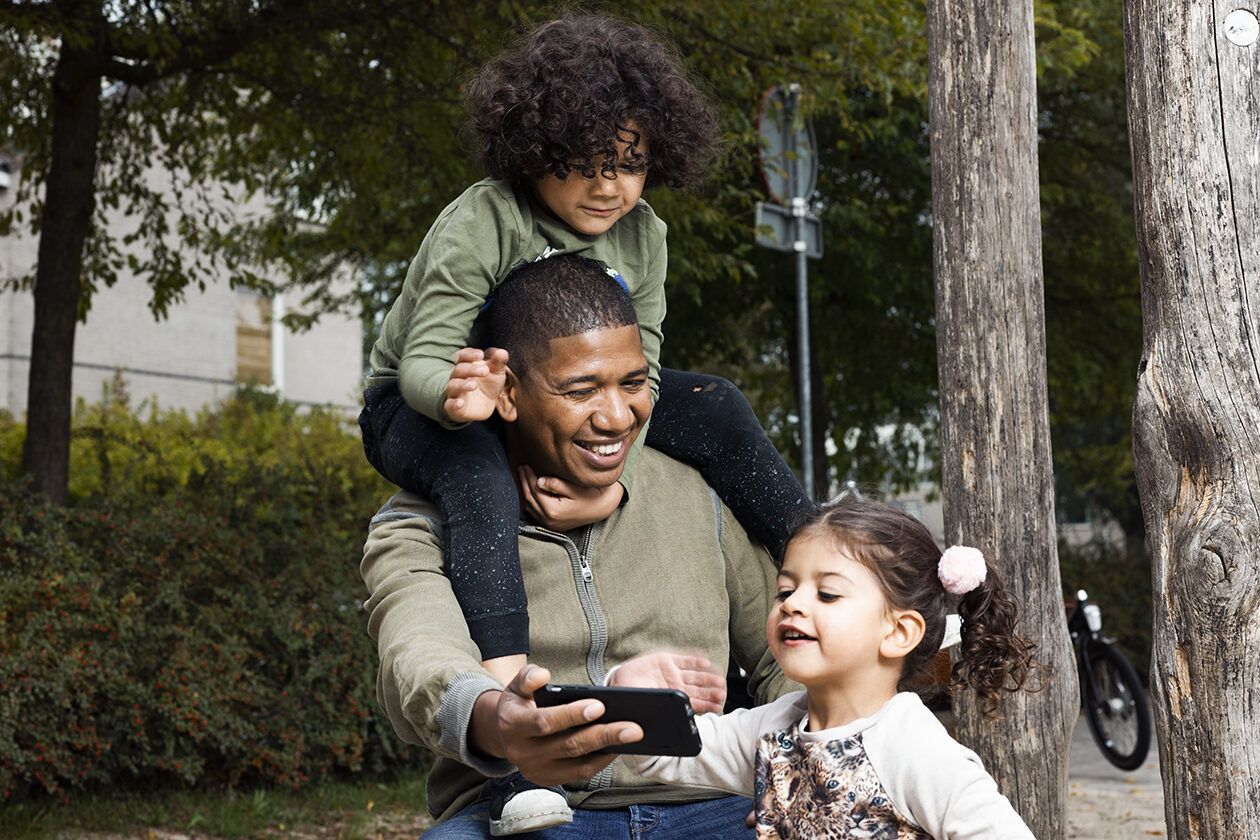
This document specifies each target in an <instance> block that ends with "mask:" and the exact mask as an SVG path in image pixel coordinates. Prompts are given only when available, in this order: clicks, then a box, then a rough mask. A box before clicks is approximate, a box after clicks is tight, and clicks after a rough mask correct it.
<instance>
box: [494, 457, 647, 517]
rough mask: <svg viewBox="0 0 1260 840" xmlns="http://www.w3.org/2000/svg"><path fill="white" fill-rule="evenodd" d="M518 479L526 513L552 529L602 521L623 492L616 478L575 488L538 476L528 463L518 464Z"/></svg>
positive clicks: (611, 510) (567, 483)
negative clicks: (606, 483) (606, 484)
mask: <svg viewBox="0 0 1260 840" xmlns="http://www.w3.org/2000/svg"><path fill="white" fill-rule="evenodd" d="M517 478H518V480H519V482H520V486H521V504H522V505H523V506H524V508H525V511H526V513H528V514H529V515H530V516H532V517H534V519H537V520H538V522H539V523H541V524H542V525H543V527H545V528H550V529H551V530H553V531H571V530H573V529H574V528H578V527H581V526H582V525H590V524H591V523H592V522H603V521H604V520H605V519H607V518H608V517H609V516H611V515H612V512H613V511H614V510H616V509H617V505H619V504H621V497H622V496H623V495H624V494H625V490H624V489H623V488H622V486H621V485H620V484H618V483H617V482H615V481H614V482H613V483H612V484H609V485H608V486H607V487H578V486H577V485H575V484H570V483H569V482H567V481H563V480H561V479H559V478H553V477H543V478H539V477H538V476H537V475H535V474H534V471H533V470H532V469H531V468H530V467H529V466H523V467H521V468H520V470H518V471H517Z"/></svg>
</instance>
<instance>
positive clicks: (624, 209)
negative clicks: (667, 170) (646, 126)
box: [534, 125, 648, 236]
mask: <svg viewBox="0 0 1260 840" xmlns="http://www.w3.org/2000/svg"><path fill="white" fill-rule="evenodd" d="M630 128H632V129H633V128H634V126H633V125H631V126H630ZM636 130H637V129H636ZM619 139H620V140H622V141H623V143H624V144H625V145H623V146H622V147H621V149H620V150H619V152H618V154H617V166H618V171H617V177H615V178H606V177H604V176H603V174H601V173H600V171H599V165H598V161H593V162H592V163H594V164H595V177H593V178H587V177H584V176H583V175H582V173H581V172H580V171H572V172H570V173H569V175H568V177H567V178H565V179H564V180H561V179H560V178H557V177H556V176H555V175H545V176H543V177H542V178H537V179H535V180H534V194H535V195H537V196H538V200H539V201H541V202H542V203H543V204H544V205H546V207H547V209H548V210H550V211H551V212H552V213H553V214H555V215H556V216H557V217H559V219H560V220H561V221H562V222H564V223H565V224H567V225H568V226H569V227H571V228H573V229H574V230H575V231H577V232H578V233H581V234H585V235H587V236H598V235H599V234H601V233H606V232H607V231H608V229H609V228H611V227H612V226H613V225H614V224H616V223H617V220H618V219H620V218H621V217H622V216H624V215H626V214H627V213H629V212H630V211H631V210H633V209H634V206H635V205H636V204H637V203H638V201H639V196H640V195H642V194H643V182H644V181H645V179H646V178H647V172H646V171H644V172H639V173H634V172H627V171H625V170H624V169H621V168H620V167H622V166H623V165H625V164H626V163H628V162H629V161H628V158H627V155H626V149H627V148H628V147H629V144H630V143H631V142H633V141H634V135H632V134H629V133H628V132H623V133H622V135H621V137H620V138H619ZM638 141H639V142H638V144H637V147H636V149H637V151H638V152H639V153H640V154H647V153H648V148H647V139H646V138H645V137H644V135H643V133H642V132H638Z"/></svg>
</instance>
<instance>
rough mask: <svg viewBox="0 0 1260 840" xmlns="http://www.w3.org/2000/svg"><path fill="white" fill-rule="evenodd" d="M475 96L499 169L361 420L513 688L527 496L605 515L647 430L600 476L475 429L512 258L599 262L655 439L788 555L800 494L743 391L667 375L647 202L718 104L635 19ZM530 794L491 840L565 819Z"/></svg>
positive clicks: (657, 235)
mask: <svg viewBox="0 0 1260 840" xmlns="http://www.w3.org/2000/svg"><path fill="white" fill-rule="evenodd" d="M466 94H467V102H468V105H469V110H470V112H471V123H472V127H473V129H474V133H475V136H476V138H477V146H478V153H479V156H480V158H481V161H482V162H483V164H484V165H485V167H486V169H487V171H488V173H489V176H490V177H489V178H487V179H485V180H482V181H479V182H477V183H476V184H473V185H472V186H471V187H469V188H468V189H467V190H465V191H464V193H463V194H462V195H460V196H459V197H458V198H457V199H456V200H455V201H454V202H452V203H451V204H450V205H449V206H447V207H446V208H445V209H444V210H443V211H442V213H441V214H440V215H439V216H438V218H437V220H436V221H435V222H434V224H433V226H432V227H431V228H430V229H429V232H428V234H427V235H426V236H425V238H424V241H423V242H422V243H421V245H420V250H419V252H418V253H417V254H416V257H415V259H414V260H413V261H412V263H411V266H410V268H409V270H408V272H407V278H406V282H405V284H404V286H403V289H402V292H401V294H400V295H399V296H398V299H397V300H396V301H395V303H394V305H393V307H392V308H391V309H390V311H389V313H388V315H386V317H385V321H384V324H383V327H382V330H381V335H380V337H379V338H378V340H377V341H376V344H375V346H374V347H373V350H372V354H371V367H372V372H371V375H370V376H369V378H368V383H367V385H368V388H367V390H366V392H365V394H364V403H365V407H364V410H363V413H362V414H361V416H360V418H359V423H360V426H361V428H362V430H363V441H364V448H365V451H366V453H367V456H368V459H369V460H370V461H371V463H372V465H373V466H375V467H376V469H377V470H378V471H380V473H381V474H382V475H383V476H385V477H386V478H388V479H389V480H390V481H392V482H394V483H395V484H398V485H399V486H402V487H404V488H407V489H409V490H413V491H415V492H419V493H422V494H424V495H425V496H427V497H428V498H430V499H431V500H432V501H433V502H434V503H435V504H436V505H437V506H438V507H439V508H440V509H441V511H442V514H443V517H444V529H443V536H444V546H443V552H444V555H445V558H446V561H447V562H446V568H447V574H448V576H449V577H450V580H451V587H452V589H453V591H454V594H455V595H456V597H457V598H458V600H459V603H460V606H461V608H462V609H463V611H464V614H465V617H466V619H467V623H468V628H469V635H470V636H471V638H472V640H473V641H474V642H476V643H477V645H478V646H479V648H480V650H481V655H482V658H483V660H484V661H483V665H484V666H485V667H486V668H487V670H489V671H490V673H492V674H493V675H494V676H495V677H496V678H498V679H499V680H501V681H502V682H503V683H504V684H506V683H508V682H509V681H510V680H511V678H512V677H513V676H514V675H515V674H516V673H517V672H518V671H519V669H520V668H521V667H522V666H524V665H525V663H526V657H527V654H528V651H529V625H528V615H527V612H526V606H527V604H526V597H525V592H524V585H523V583H522V579H521V571H520V563H519V557H518V553H517V527H518V523H519V520H520V513H521V505H522V504H523V505H524V508H525V511H526V512H527V513H528V514H530V515H531V516H532V517H533V518H534V519H535V520H536V521H537V522H539V523H540V524H542V525H543V526H545V527H547V528H550V529H552V530H556V531H566V530H571V529H573V528H576V527H579V526H583V525H588V524H590V523H593V522H598V521H601V520H603V519H605V518H606V517H607V516H608V515H610V514H611V513H612V511H613V510H615V509H616V507H617V505H618V504H619V503H620V502H621V500H622V498H623V496H624V494H625V493H628V492H629V490H630V487H631V482H632V480H633V468H634V464H635V462H636V460H637V452H638V447H640V446H642V445H643V442H644V437H645V436H644V435H639V436H638V438H637V440H636V442H635V444H634V446H633V447H629V448H628V447H627V446H626V445H625V443H624V442H622V443H601V444H600V445H599V446H597V447H594V448H592V449H591V451H590V456H589V460H590V461H591V463H592V464H593V465H594V466H595V467H596V468H603V469H605V470H608V471H610V472H611V471H613V470H614V469H620V468H621V466H622V465H623V464H624V466H625V470H624V471H622V473H621V478H620V480H619V481H610V482H609V483H607V484H606V485H597V486H575V485H574V484H573V483H571V482H565V481H561V480H560V479H559V478H555V477H550V476H541V477H540V476H535V475H534V474H533V472H532V471H531V470H530V469H529V468H528V467H525V468H523V469H522V470H521V471H520V473H519V474H518V475H517V476H515V477H514V476H513V475H512V474H511V470H510V469H509V466H508V463H507V459H506V456H505V454H504V452H503V448H502V446H501V444H500V443H499V441H498V438H497V435H496V434H495V432H494V431H493V429H491V428H489V427H488V425H487V424H486V423H483V422H481V421H485V420H488V419H489V418H491V416H492V415H493V413H494V410H495V402H496V399H497V398H498V395H499V393H500V391H501V390H502V387H503V382H504V379H505V375H506V369H507V365H508V363H509V360H508V358H507V354H506V352H504V351H503V350H499V349H494V348H479V347H478V346H477V344H478V340H479V338H480V335H481V332H482V327H483V323H482V320H483V319H482V318H481V317H480V314H481V313H482V312H483V311H484V310H485V308H486V307H487V306H489V305H490V304H491V301H492V299H493V295H494V290H495V288H496V287H497V286H498V285H499V284H500V283H501V282H503V280H504V279H505V278H506V277H507V275H508V274H509V273H510V272H511V271H512V269H513V268H514V267H517V266H519V265H521V264H523V263H527V262H532V261H535V260H539V259H543V258H546V257H549V256H553V255H557V254H581V255H583V256H586V257H590V258H593V259H596V260H600V261H602V262H603V263H604V264H605V265H607V266H608V270H609V273H610V274H612V275H613V276H614V277H616V278H617V279H618V281H619V282H620V283H621V285H622V286H623V287H624V288H625V289H626V291H627V293H628V294H629V295H630V297H631V300H632V303H633V305H634V308H635V311H636V313H637V314H638V318H639V325H640V333H641V336H642V339H643V351H644V354H645V356H646V357H647V360H648V363H649V379H650V382H651V386H652V391H653V395H654V397H655V400H656V401H655V408H654V410H653V414H652V421H651V424H650V425H649V428H648V433H647V435H646V442H647V444H648V445H649V446H653V447H654V448H656V449H660V450H662V451H664V452H666V453H667V454H669V455H672V456H674V457H676V458H679V459H681V460H684V461H687V462H689V463H692V464H694V465H695V466H697V467H698V468H699V469H700V470H701V472H702V473H703V474H704V476H705V478H706V479H707V480H708V482H709V484H710V485H711V486H713V487H714V489H715V490H716V491H717V492H718V494H719V495H720V496H721V497H722V499H723V501H724V502H726V504H727V505H728V506H729V507H730V508H731V510H732V511H733V512H734V513H735V514H736V516H737V517H738V518H739V519H740V522H741V523H742V524H744V526H745V527H746V528H747V529H748V531H749V532H750V533H751V534H752V535H753V536H754V537H756V538H758V539H760V540H761V541H762V542H763V543H765V544H766V546H767V547H768V548H770V549H772V550H776V549H777V548H779V547H780V546H781V545H782V544H783V542H784V540H785V539H786V536H787V530H786V521H787V519H788V517H789V515H790V513H791V512H793V511H795V510H796V509H797V508H799V507H801V506H802V505H803V504H804V503H805V501H806V500H805V497H804V493H803V491H802V490H801V488H800V484H799V483H798V482H797V481H796V478H795V477H794V476H793V475H792V472H791V470H790V469H788V468H787V466H786V464H784V462H783V460H782V458H781V457H780V456H779V454H778V452H777V451H776V450H775V449H774V447H773V445H772V444H771V443H770V442H769V440H768V439H767V438H766V436H765V434H764V432H763V431H762V429H761V427H760V425H759V423H758V421H757V418H756V416H755V415H754V414H753V412H752V410H751V408H750V407H749V406H748V403H747V401H746V400H745V399H744V398H743V396H742V394H740V393H739V391H738V389H736V388H735V387H734V386H733V385H731V384H730V383H729V382H726V381H725V380H721V379H717V378H714V377H707V376H701V375H697V374H687V373H682V372H679V371H670V370H661V369H660V364H659V356H660V347H661V341H662V330H661V328H662V322H663V321H664V318H665V271H666V248H665V230H666V229H665V224H664V223H663V222H662V221H661V220H660V219H658V218H657V217H656V215H655V213H653V212H652V208H651V207H649V206H648V204H647V202H645V201H643V199H642V198H641V193H642V192H643V190H644V189H645V188H647V187H652V186H656V185H665V186H668V187H671V188H678V187H686V186H693V185H696V184H698V183H699V181H700V177H701V175H702V173H703V171H704V169H705V168H706V166H707V165H708V163H709V162H710V160H711V159H712V157H713V154H714V153H715V151H716V149H717V146H718V143H719V126H718V123H717V120H716V117H715V116H714V112H713V109H712V108H711V106H710V105H709V103H708V102H707V101H706V99H705V97H704V96H703V95H702V94H701V93H700V92H699V91H698V90H697V88H696V86H695V85H694V84H693V83H692V82H691V81H690V80H689V79H688V78H687V75H686V73H685V72H684V70H683V68H682V63H681V61H680V60H679V59H678V57H677V56H675V55H674V54H673V53H671V51H670V50H668V49H667V48H666V47H665V46H664V45H663V44H662V43H661V42H660V41H658V40H657V39H655V38H653V37H652V36H651V35H650V34H649V33H648V32H647V31H646V30H644V29H643V28H642V27H639V26H636V25H634V24H631V23H627V22H624V21H621V20H617V19H615V18H610V17H603V16H576V17H568V18H563V19H559V20H553V21H550V22H548V23H545V24H543V25H541V26H539V27H537V28H536V29H534V30H532V31H531V32H529V33H527V34H526V36H525V37H524V38H523V39H522V40H521V41H520V42H519V43H518V44H517V45H515V46H514V47H512V48H510V49H509V50H507V51H506V52H504V53H502V54H501V55H499V56H498V57H497V58H495V59H493V60H492V61H490V62H489V63H487V64H486V65H485V66H484V67H482V68H481V70H480V71H479V72H478V73H477V74H476V76H475V77H474V78H473V79H472V80H471V81H470V83H469V84H468V86H467V90H466ZM521 787H522V785H521V783H520V780H519V779H517V780H514V783H513V784H511V785H501V786H500V789H499V791H498V794H497V795H496V802H495V803H494V804H493V805H492V807H491V816H492V822H491V831H492V833H494V834H496V835H499V834H509V833H516V832H518V831H528V830H536V829H539V828H543V827H545V826H548V825H555V824H559V823H562V822H566V821H568V808H567V806H566V805H565V804H564V801H563V799H561V798H560V797H559V796H557V795H555V794H552V793H550V792H549V791H546V790H538V789H531V790H528V791H527V793H526V794H525V795H523V796H517V797H516V798H515V799H514V798H513V795H514V794H516V793H519V792H520V788H521ZM549 797H550V798H549Z"/></svg>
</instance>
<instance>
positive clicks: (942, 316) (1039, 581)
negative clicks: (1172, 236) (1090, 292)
mask: <svg viewBox="0 0 1260 840" xmlns="http://www.w3.org/2000/svg"><path fill="white" fill-rule="evenodd" d="M927 9H928V47H929V57H930V84H929V108H930V118H931V143H932V216H933V259H934V263H935V274H936V318H937V320H936V333H937V354H938V359H939V361H938V365H939V371H940V404H941V461H942V465H941V478H942V491H943V496H944V507H945V529H946V540H947V542H949V543H961V544H966V545H974V546H976V547H977V548H980V549H981V550H982V551H983V552H984V553H985V557H986V558H987V559H988V560H989V562H990V564H991V565H992V566H994V567H995V568H996V569H998V570H999V572H1000V574H1001V575H1002V577H1003V579H1004V580H1005V581H1006V583H1007V585H1008V586H1009V587H1010V589H1011V590H1012V591H1013V592H1014V594H1015V596H1016V597H1017V599H1018V600H1019V602H1020V604H1021V605H1022V619H1021V620H1022V629H1023V632H1024V633H1026V634H1027V635H1028V636H1029V637H1030V638H1032V639H1033V640H1034V641H1035V642H1036V643H1037V645H1038V657H1039V658H1040V659H1041V660H1042V661H1044V662H1047V663H1050V664H1052V665H1053V666H1054V667H1055V668H1056V675H1055V677H1054V679H1053V680H1052V681H1050V683H1049V684H1048V686H1047V687H1046V690H1045V691H1043V692H1042V693H1039V694H1028V693H1025V692H1021V693H1019V694H1016V695H1011V696H1008V697H1007V698H1006V699H1005V700H1004V703H1003V709H1002V711H1003V714H1004V715H1005V718H1004V719H1003V720H999V721H984V720H982V719H981V717H980V711H979V707H978V705H977V703H976V702H975V698H974V696H973V695H970V694H964V695H962V696H960V697H958V698H956V700H955V703H954V706H955V713H956V716H957V720H958V736H959V740H961V741H963V742H964V743H966V744H968V745H969V746H971V747H972V748H973V749H975V750H976V751H977V752H978V753H979V754H980V755H981V757H982V758H983V759H984V762H985V766H986V767H987V768H988V769H989V770H990V772H991V773H992V774H993V775H994V777H995V778H996V779H997V781H998V785H999V787H1000V788H1001V789H1002V791H1003V792H1004V793H1005V794H1006V795H1007V796H1008V797H1009V798H1010V799H1011V801H1012V802H1013V803H1014V805H1015V807H1016V809H1017V810H1018V811H1019V812H1020V814H1021V815H1022V816H1023V817H1024V819H1025V821H1026V822H1027V823H1028V826H1029V828H1031V829H1032V831H1033V833H1034V834H1035V835H1036V836H1037V837H1044V838H1054V837H1064V836H1066V828H1067V822H1066V819H1065V805H1066V797H1067V771H1068V764H1067V762H1068V745H1069V744H1070V739H1071V731H1072V725H1073V723H1074V722H1075V720H1076V716H1077V711H1078V709H1079V707H1080V701H1079V699H1078V695H1077V689H1076V670H1075V666H1074V660H1073V655H1072V649H1071V646H1070V643H1069V640H1068V635H1067V627H1066V623H1065V621H1064V612H1063V595H1062V588H1061V584H1060V580H1059V564H1058V551H1057V547H1056V535H1055V522H1054V481H1053V476H1052V471H1051V459H1050V430H1049V415H1048V410H1047V400H1046V350H1045V314H1044V292H1043V278H1042V271H1041V217H1040V209H1039V201H1038V181H1037V145H1036V144H1037V133H1036V76H1035V66H1034V61H1035V46H1034V41H1033V4H1032V0H998V1H997V2H986V3H974V2H971V0H929V2H928V5H927Z"/></svg>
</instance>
